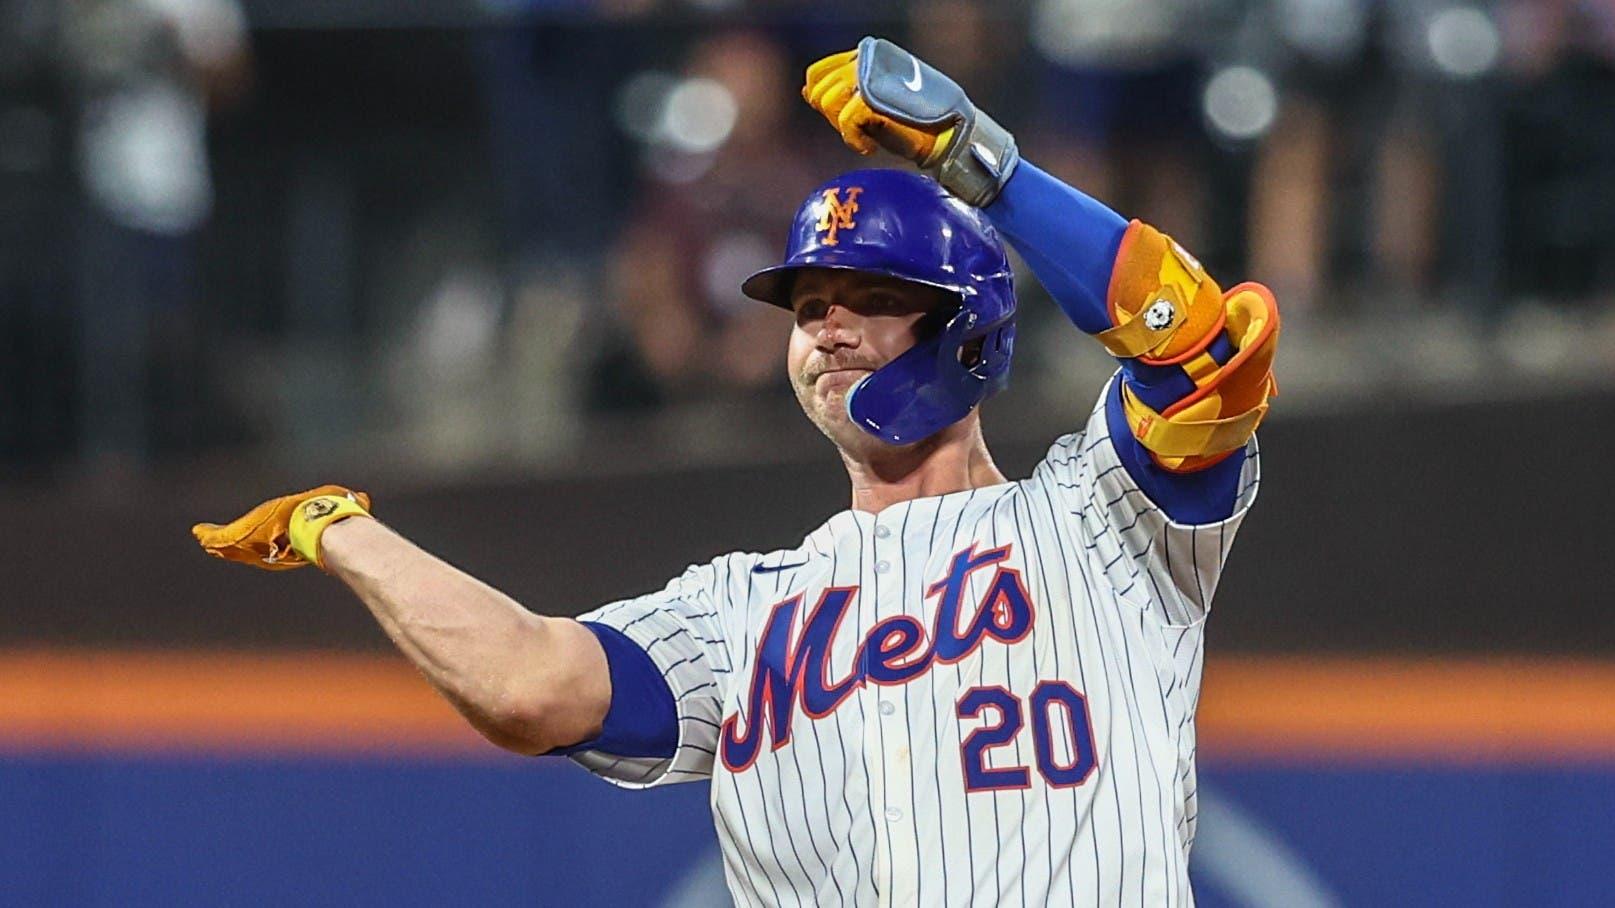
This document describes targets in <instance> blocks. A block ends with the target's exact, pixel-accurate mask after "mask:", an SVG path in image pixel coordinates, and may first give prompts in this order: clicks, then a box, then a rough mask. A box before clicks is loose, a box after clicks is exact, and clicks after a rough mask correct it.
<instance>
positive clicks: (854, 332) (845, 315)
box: [816, 303, 863, 350]
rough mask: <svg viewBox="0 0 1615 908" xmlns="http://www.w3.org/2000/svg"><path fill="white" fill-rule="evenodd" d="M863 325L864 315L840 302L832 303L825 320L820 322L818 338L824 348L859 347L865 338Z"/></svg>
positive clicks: (820, 345)
mask: <svg viewBox="0 0 1615 908" xmlns="http://www.w3.org/2000/svg"><path fill="white" fill-rule="evenodd" d="M862 326H863V316H860V315H859V314H858V313H856V312H854V311H852V310H851V309H848V308H847V307H846V306H843V305H841V304H839V303H831V304H830V307H829V308H828V309H826V310H825V312H824V321H822V322H820V323H819V335H818V337H817V338H816V340H817V341H818V345H819V347H820V348H821V349H823V350H833V349H835V348H837V347H857V346H858V345H859V344H860V343H862V340H863V331H862Z"/></svg>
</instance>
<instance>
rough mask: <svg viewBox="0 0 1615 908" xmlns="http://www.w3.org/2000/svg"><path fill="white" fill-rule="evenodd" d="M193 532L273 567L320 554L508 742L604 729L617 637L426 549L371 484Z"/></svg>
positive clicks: (464, 706) (228, 555)
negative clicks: (380, 504) (527, 603)
mask: <svg viewBox="0 0 1615 908" xmlns="http://www.w3.org/2000/svg"><path fill="white" fill-rule="evenodd" d="M348 518H362V519H348ZM193 533H194V534H195V535H196V537H197V540H198V541H199V542H200V543H201V544H202V546H203V548H204V549H206V550H207V552H208V554H210V555H214V556H216V557H220V558H224V559H227V560H230V561H237V562H241V563H244V564H250V565H253V566H254V567H261V568H265V569H269V570H284V569H287V568H293V567H301V566H305V565H308V564H311V563H313V564H318V565H319V566H320V567H322V568H324V569H325V570H326V571H327V572H328V573H330V574H332V575H333V576H335V577H337V578H338V579H340V580H341V581H342V582H343V583H345V584H347V585H348V587H349V588H350V589H352V590H353V591H354V593H356V594H357V595H358V597H359V598H360V599H361V600H362V601H363V602H364V604H365V605H366V606H368V607H369V609H370V612H371V613H372V614H373V615H375V617H376V620H377V621H378V622H379V623H380V624H381V626H382V628H383V629H384V630H385V631H386V632H387V636H389V637H391V638H392V640H393V642H394V643H396V644H397V645H398V648H399V649H400V650H402V651H403V653H404V654H405V655H406V656H408V657H409V659H410V661H411V662H413V663H414V664H415V665H416V667H418V668H419V669H420V670H421V672H422V673H423V674H425V676H426V678H427V680H429V681H430V682H431V683H432V685H433V686H434V687H436V688H437V689H438V690H439V691H440V692H441V693H442V694H443V696H444V697H445V698H447V699H448V700H449V702H450V703H452V704H453V705H454V706H455V708H456V709H458V710H459V711H460V712H461V714H463V715H464V716H465V717H466V719H468V720H469V721H470V722H471V724H472V725H473V726H475V727H476V729H477V730H478V731H480V732H481V733H482V734H483V735H484V736H485V737H487V738H488V740H490V741H492V742H493V743H494V744H497V745H499V746H500V747H503V748H506V749H508V750H513V751H516V752H518V753H525V754H538V753H545V752H548V751H550V750H553V749H556V748H559V747H565V746H567V745H573V744H576V743H578V742H580V741H584V740H585V739H590V738H594V737H596V736H598V735H600V734H601V733H602V725H603V723H604V722H605V720H606V714H607V708H608V707H609V706H610V705H611V702H612V681H613V680H614V675H615V674H616V673H615V672H614V671H610V670H608V661H607V655H606V653H607V649H608V648H612V647H613V646H614V644H613V642H612V641H613V638H611V637H608V636H605V635H603V634H602V633H601V630H600V629H598V628H596V627H595V626H592V625H584V624H580V623H579V622H577V621H573V620H571V619H569V618H548V617H543V616H540V615H535V614H533V613H532V612H529V611H528V610H526V609H524V608H522V607H521V606H520V605H519V604H517V603H516V602H515V600H513V599H511V598H510V597H509V596H506V595H505V594H504V593H501V592H499V591H498V590H496V589H493V588H492V587H490V586H488V585H487V584H485V583H483V582H482V581H480V580H477V579H476V578H474V577H472V576H470V575H469V574H466V573H465V572H463V571H461V570H459V569H458V568H455V567H454V566H453V565H450V564H448V563H447V562H444V561H443V560H441V559H439V558H436V557H434V556H433V555H430V554H428V553H427V552H425V551H422V550H421V549H420V548H418V547H417V546H416V545H414V544H413V543H411V542H410V541H409V540H407V539H405V538H404V537H403V536H401V535H399V534H398V533H396V532H394V531H393V530H391V529H390V528H388V527H387V526H385V525H383V524H382V523H381V522H380V521H377V520H374V519H372V518H371V517H370V512H369V499H368V498H367V497H364V496H363V495H362V494H361V493H352V492H349V491H348V490H346V489H342V488H340V487H335V486H322V487H321V488H319V489H313V490H310V491H309V492H304V493H301V494H299V495H288V496H285V497H283V498H277V499H273V500H271V501H268V502H265V503H264V504H262V505H259V506H258V507H257V508H254V509H253V510H252V511H251V512H249V513H248V514H246V515H245V516H243V517H242V518H240V519H239V520H237V521H235V522H233V523H230V524H227V525H224V526H216V525H213V524H199V525H198V526H197V527H196V528H195V529H194V530H193ZM607 630H609V629H607ZM613 633H614V632H613ZM629 646H631V644H629ZM630 655H631V654H630Z"/></svg>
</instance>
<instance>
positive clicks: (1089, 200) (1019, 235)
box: [982, 160, 1127, 334]
mask: <svg viewBox="0 0 1615 908" xmlns="http://www.w3.org/2000/svg"><path fill="white" fill-rule="evenodd" d="M982 211H983V213H984V214H986V215H987V219H988V220H990V221H992V224H993V226H994V227H996V228H997V229H998V231H999V232H1000V233H1002V234H1003V235H1004V236H1005V237H1006V238H1007V239H1008V240H1009V242H1010V245H1012V246H1014V247H1015V251H1016V252H1019V253H1020V254H1021V257H1022V258H1023V259H1025V260H1026V264H1027V265H1028V266H1029V267H1030V268H1031V269H1032V273H1033V274H1035V275H1037V279H1038V282H1039V283H1041V284H1042V285H1043V286H1044V288H1045V289H1047V290H1048V291H1049V295H1050V296H1052V297H1053V298H1054V301H1055V303H1056V304H1058V305H1059V307H1060V309H1061V310H1062V311H1063V312H1065V314H1066V317H1068V318H1070V319H1071V321H1072V322H1074V323H1075V324H1076V326H1077V327H1078V328H1081V329H1082V330H1083V331H1086V332H1088V333H1089V334H1097V333H1098V332H1100V331H1103V330H1105V329H1106V328H1109V327H1110V326H1111V322H1110V313H1109V311H1108V309H1107V307H1106V299H1105V297H1106V295H1107V293H1108V292H1109V287H1110V274H1111V271H1112V270H1113V269H1114V268H1115V266H1116V252H1117V250H1118V249H1120V248H1121V242H1122V235H1123V234H1124V233H1125V232H1126V231H1127V220H1126V219H1125V218H1123V217H1122V216H1121V215H1119V214H1117V213H1116V212H1114V211H1112V210H1111V209H1110V208H1108V207H1107V206H1106V205H1105V204H1104V203H1102V202H1100V201H1099V200H1097V199H1095V198H1093V197H1092V196H1089V195H1088V194H1086V193H1084V192H1082V191H1081V190H1079V189H1076V188H1075V187H1072V186H1068V185H1066V184H1065V183H1062V182H1061V181H1059V180H1057V179H1055V178H1054V177H1053V176H1050V175H1049V174H1047V173H1045V172H1044V171H1042V170H1040V169H1038V168H1037V166H1036V165H1034V164H1032V163H1031V162H1030V161H1026V160H1022V161H1021V164H1020V166H1019V167H1017V168H1016V169H1015V175H1014V176H1012V177H1010V179H1009V182H1008V183H1006V184H1004V189H1003V191H1002V192H1001V193H999V196H998V199H997V200H996V201H995V202H993V203H992V204H991V205H989V206H987V207H986V208H984V209H983V210H982Z"/></svg>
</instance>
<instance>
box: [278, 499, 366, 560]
mask: <svg viewBox="0 0 1615 908" xmlns="http://www.w3.org/2000/svg"><path fill="white" fill-rule="evenodd" d="M369 516H370V512H369V511H368V510H366V509H365V506H364V505H362V504H360V503H359V501H358V499H356V498H353V497H352V496H351V495H321V496H319V497H318V498H310V499H309V500H307V501H305V502H303V503H302V504H299V505H298V506H297V510H296V511H294V512H293V513H292V522H291V527H290V529H289V531H288V534H287V535H288V536H289V537H290V538H291V543H292V551H294V552H296V553H297V554H299V555H301V556H303V558H304V560H306V561H310V562H312V563H313V564H315V565H316V566H318V567H319V568H320V569H321V570H324V569H325V561H324V560H323V559H321V558H320V537H321V536H322V535H324V534H325V530H326V528H328V527H329V526H330V525H331V524H333V523H336V522H337V521H339V520H346V519H348V518H349V517H369Z"/></svg>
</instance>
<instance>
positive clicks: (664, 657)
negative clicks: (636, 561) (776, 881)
mask: <svg viewBox="0 0 1615 908" xmlns="http://www.w3.org/2000/svg"><path fill="white" fill-rule="evenodd" d="M718 574H719V571H718V570H717V567H716V565H714V564H705V565H696V566H693V567H691V568H689V569H688V570H687V571H685V572H684V574H683V575H682V576H680V577H678V578H677V579H675V580H673V581H672V582H671V583H669V584H668V585H667V586H666V587H665V588H664V589H662V590H660V591H658V592H655V593H650V594H647V595H644V596H639V597H636V598H633V599H624V600H622V601H619V602H613V603H611V604H610V605H606V606H602V607H600V608H598V609H595V610H594V611H592V612H589V613H588V614H584V615H579V616H578V620H579V621H589V622H594V623H597V624H603V625H607V626H609V627H613V628H616V629H617V630H619V631H621V632H622V633H623V634H624V635H625V636H627V637H628V639H629V640H632V641H633V642H634V643H635V644H636V645H637V646H639V648H640V649H643V650H644V651H645V652H646V654H648V655H649V656H650V658H651V661H652V662H653V663H655V665H656V668H657V670H658V671H660V672H661V673H662V677H663V678H665V679H667V686H668V688H669V689H670V690H671V691H672V693H673V700H674V706H675V709H676V711H677V715H678V745H677V747H676V748H675V749H674V751H673V756H672V757H671V758H656V757H623V756H618V755H615V754H610V753H606V752H604V751H599V750H586V751H580V752H578V753H574V754H572V755H571V758H572V760H574V761H575V762H577V763H578V764H579V765H581V766H583V767H584V768H585V769H587V770H589V771H590V772H592V773H594V774H596V775H598V776H600V777H601V778H603V779H605V780H606V781H608V782H611V783H613V784H615V785H620V786H622V787H624V788H649V787H651V786H653V785H661V784H666V783H674V782H690V781H695V780H697V779H704V778H707V777H709V776H710V775H711V774H712V759H713V755H714V754H715V753H716V752H717V740H718V726H719V723H720V722H721V721H722V719H721V716H720V714H719V712H720V707H721V704H722V697H723V693H724V690H723V688H724V685H725V682H726V680H727V678H728V676H729V668H730V666H729V658H728V653H727V651H726V650H725V648H724V641H723V630H722V628H723V624H722V614H721V612H722V610H723V608H724V602H723V597H724V590H723V588H722V586H721V585H720V583H719V580H718Z"/></svg>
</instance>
